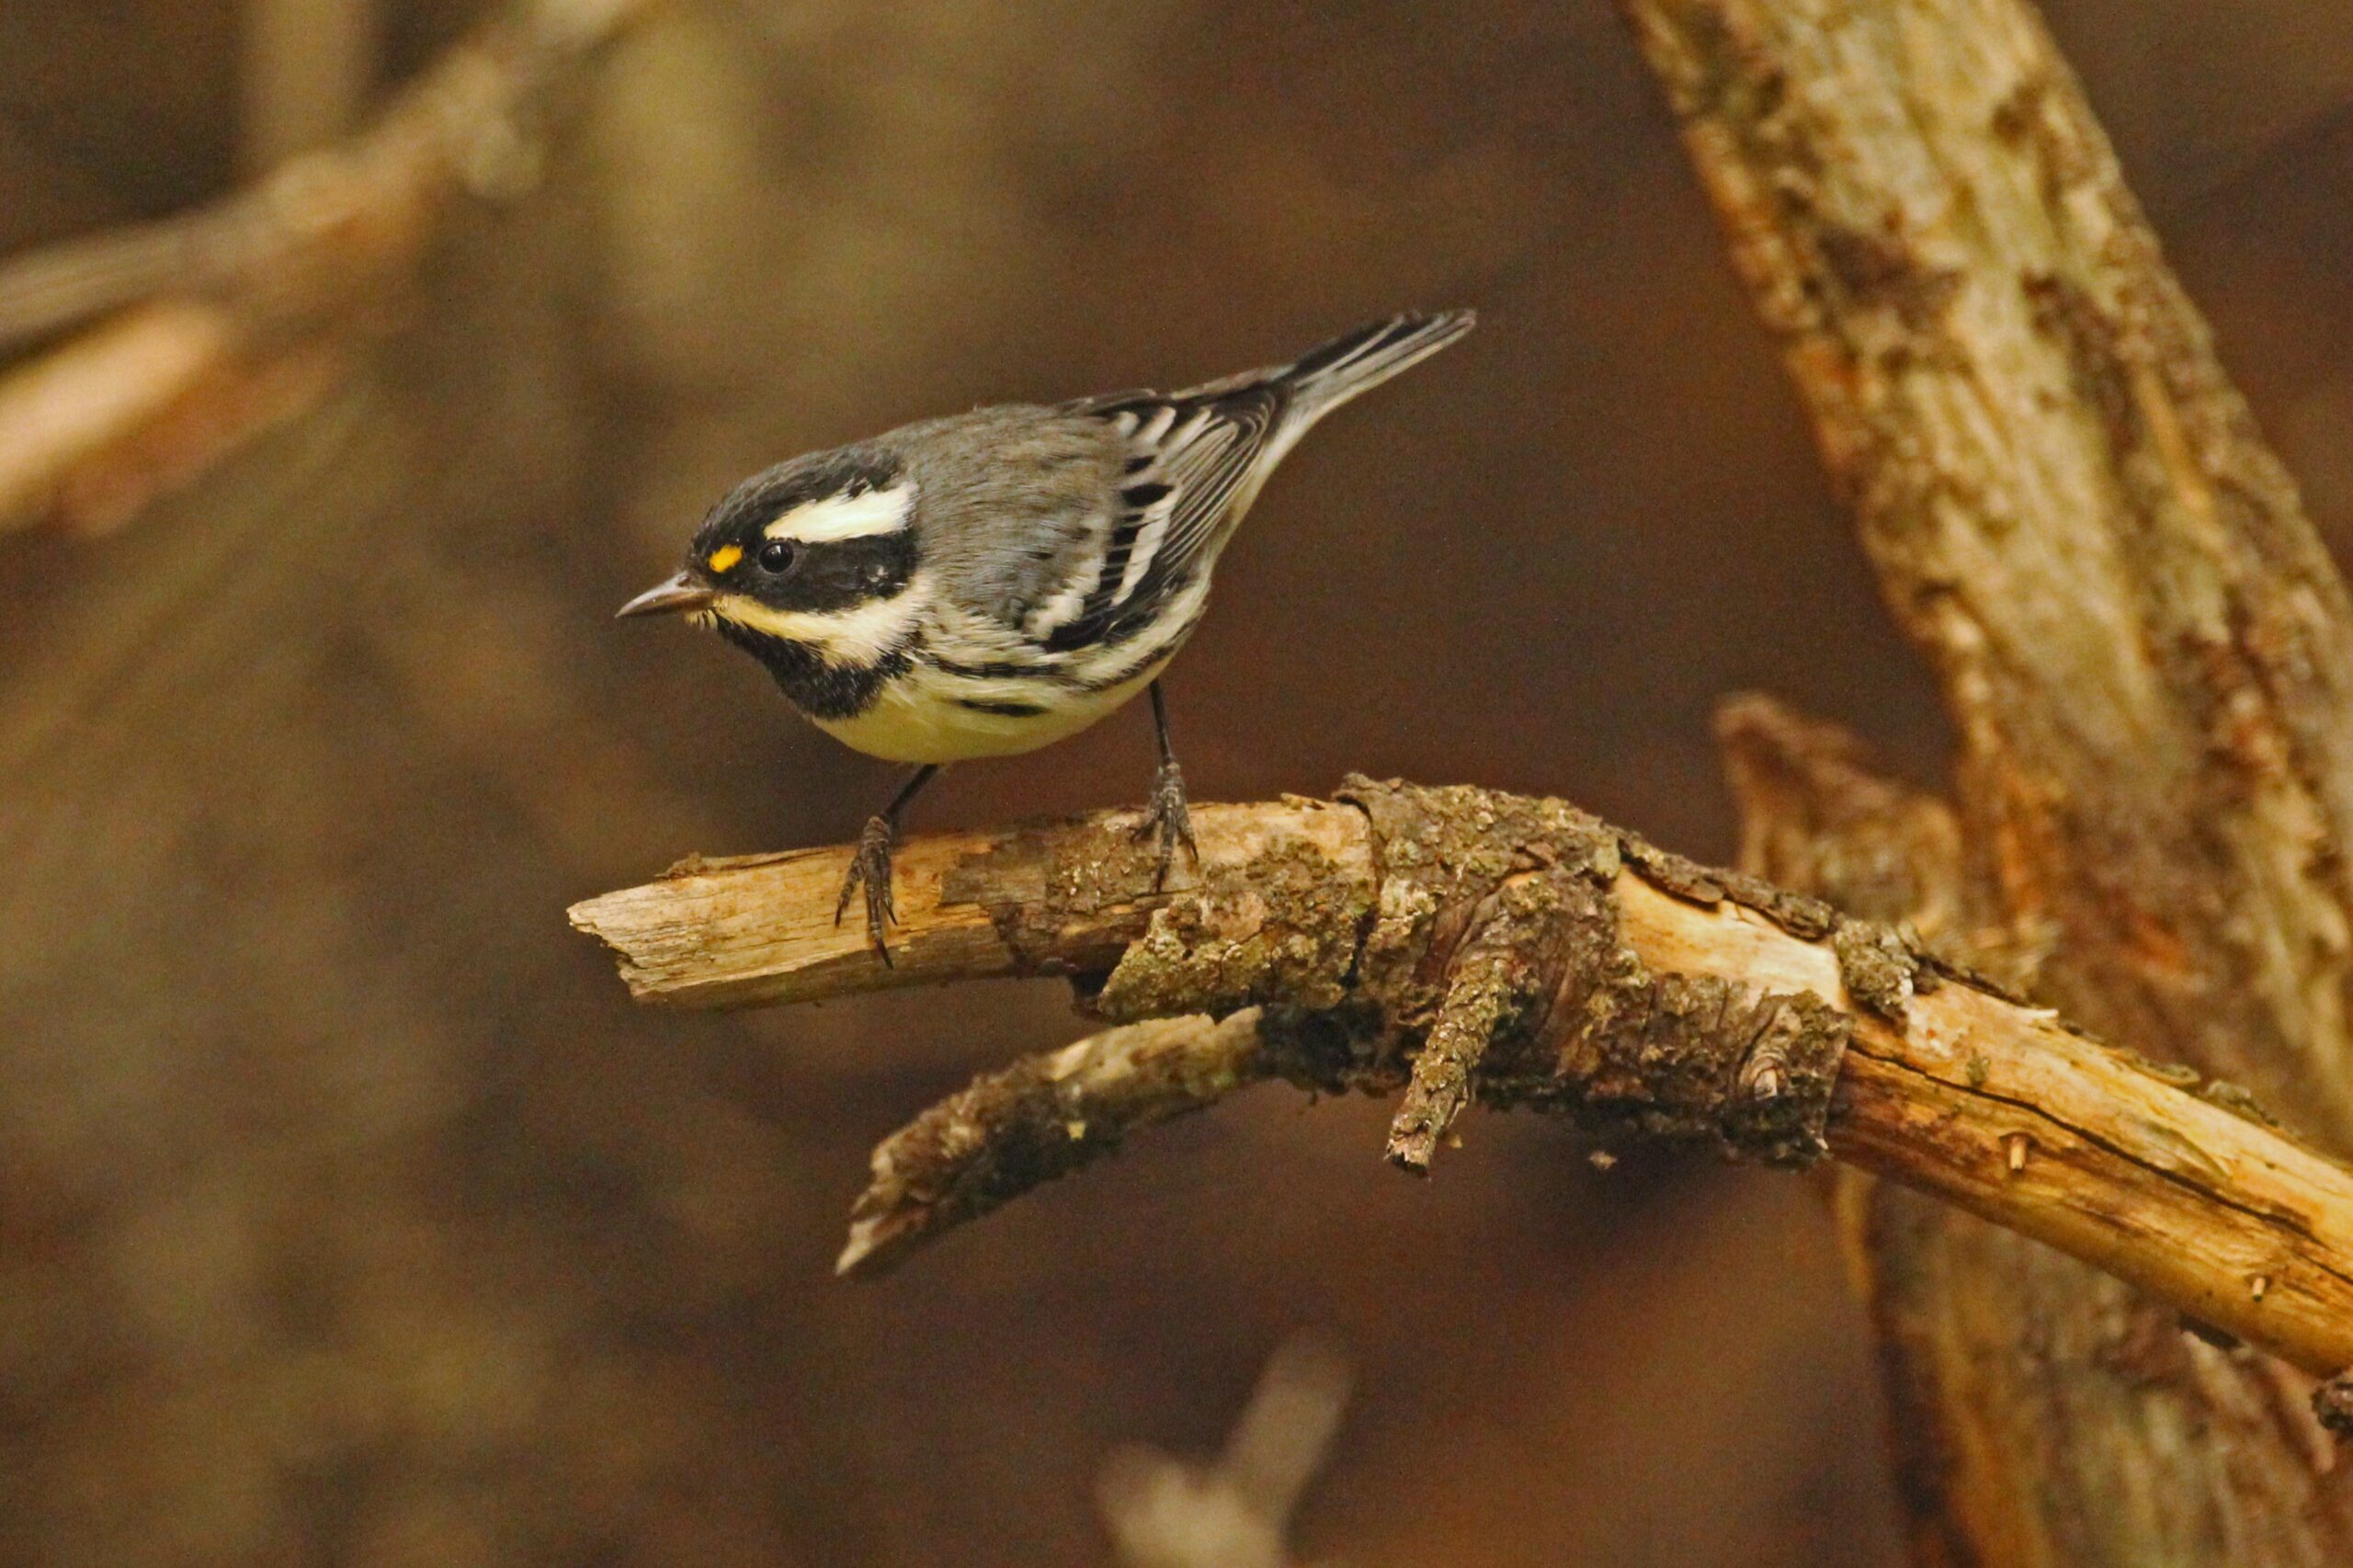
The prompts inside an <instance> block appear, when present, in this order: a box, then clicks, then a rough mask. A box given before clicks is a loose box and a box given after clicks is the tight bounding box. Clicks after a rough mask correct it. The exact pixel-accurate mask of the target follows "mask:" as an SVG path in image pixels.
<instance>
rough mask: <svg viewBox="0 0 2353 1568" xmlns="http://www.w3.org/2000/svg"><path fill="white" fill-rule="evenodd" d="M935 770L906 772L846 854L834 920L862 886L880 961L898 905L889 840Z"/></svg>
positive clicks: (886, 959) (885, 958) (931, 765)
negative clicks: (893, 891) (851, 852)
mask: <svg viewBox="0 0 2353 1568" xmlns="http://www.w3.org/2000/svg"><path fill="white" fill-rule="evenodd" d="M938 771H939V764H938V763H936V762H926V763H925V764H924V765H923V766H922V767H918V768H916V769H915V771H914V772H913V773H910V774H908V775H907V781H906V782H905V783H904V784H902V785H900V786H899V792H898V793H897V794H895V795H893V796H892V797H891V803H890V804H889V805H887V806H885V807H883V808H882V810H881V812H878V813H876V814H875V815H873V816H870V817H868V818H867V819H866V830H865V831H864V832H863V833H860V834H859V835H858V853H857V854H855V855H853V856H851V857H850V862H849V875H847V876H846V877H844V878H843V879H842V896H841V900H840V902H839V903H835V905H834V924H835V925H836V926H838V925H840V924H841V923H842V916H843V915H847V914H848V913H849V901H850V900H851V898H852V897H854V896H855V895H856V894H857V892H858V888H859V887H860V886H863V887H864V888H865V889H866V935H867V937H869V939H870V940H871V941H872V942H873V943H874V950H875V951H876V952H878V953H880V954H881V955H882V963H883V966H884V967H885V968H888V967H889V965H890V962H891V944H890V943H889V941H887V940H886V939H885V938H886V936H887V934H888V932H889V930H890V928H891V922H892V921H893V920H896V919H897V918H898V917H899V912H898V909H897V908H896V907H895V906H894V905H893V904H892V902H891V842H892V839H894V838H895V837H897V836H898V832H899V813H900V812H904V811H905V810H906V809H907V802H908V801H912V800H914V799H915V796H916V795H917V794H918V793H919V792H920V791H921V790H922V789H923V787H924V786H925V785H926V784H928V783H930V782H931V780H932V777H933V775H935V774H937V773H938Z"/></svg>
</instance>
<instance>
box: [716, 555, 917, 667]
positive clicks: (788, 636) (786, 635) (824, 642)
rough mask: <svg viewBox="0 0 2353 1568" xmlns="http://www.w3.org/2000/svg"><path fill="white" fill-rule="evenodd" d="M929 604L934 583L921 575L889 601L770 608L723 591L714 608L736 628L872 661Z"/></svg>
mask: <svg viewBox="0 0 2353 1568" xmlns="http://www.w3.org/2000/svg"><path fill="white" fill-rule="evenodd" d="M930 603H931V588H930V585H928V584H926V583H925V582H924V581H923V579H922V578H920V577H918V578H916V579H915V581H914V582H912V583H909V584H908V585H906V587H905V588H904V589H903V590H902V591H900V592H899V593H896V594H893V595H892V596H891V597H889V598H887V599H868V600H866V601H865V602H864V603H862V604H857V605H853V606H851V607H850V608H847V609H841V610H834V611H832V612H830V613H822V614H821V613H819V612H817V611H813V610H805V609H772V608H769V607H768V606H767V605H764V604H762V603H760V602H759V600H757V599H755V598H749V597H745V596H744V595H742V594H722V595H720V596H719V597H717V598H715V599H713V600H712V601H711V604H710V608H711V610H712V612H713V613H714V614H717V615H720V616H722V617H724V618H725V619H729V620H732V621H733V622H734V623H735V624H736V625H738V626H748V627H750V628H751V629H752V630H753V631H765V632H767V634H768V635H769V636H771V637H781V638H783V639H784V640H785V641H786V642H805V643H807V644H808V645H809V646H810V647H812V648H814V649H816V650H817V651H818V653H822V654H824V657H825V658H826V660H827V661H828V662H829V663H832V664H836V665H870V664H874V663H876V662H877V661H878V660H880V659H881V658H882V657H883V656H884V655H885V654H887V653H890V652H891V651H892V650H893V649H895V648H897V647H899V646H900V645H901V644H903V643H904V642H906V640H907V633H909V632H910V631H914V630H915V622H916V621H917V620H919V619H922V617H923V612H924V609H925V608H926V606H928V605H929V604H930Z"/></svg>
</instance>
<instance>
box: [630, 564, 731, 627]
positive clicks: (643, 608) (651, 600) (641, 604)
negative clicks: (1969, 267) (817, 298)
mask: <svg viewBox="0 0 2353 1568" xmlns="http://www.w3.org/2000/svg"><path fill="white" fill-rule="evenodd" d="M709 607H710V589H709V588H706V587H704V586H703V585H701V584H700V583H698V582H696V581H695V580H694V579H693V578H691V577H689V576H688V575H687V574H685V573H684V572H681V573H679V574H677V575H676V576H675V577H672V578H668V579H667V580H665V581H663V582H660V583H656V584H654V586H652V587H650V588H648V589H646V590H645V592H643V593H642V594H640V595H638V596H637V597H635V598H633V599H631V600H630V601H629V603H627V604H625V605H623V606H621V608H620V609H618V610H615V611H614V612H613V618H614V619H616V620H618V619H621V618H623V617H625V616H631V615H676V614H677V613H679V612H680V611H681V610H689V609H705V608H709Z"/></svg>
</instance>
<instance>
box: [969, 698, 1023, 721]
mask: <svg viewBox="0 0 2353 1568" xmlns="http://www.w3.org/2000/svg"><path fill="white" fill-rule="evenodd" d="M956 706H957V707H959V708H969V709H971V710H972V711H973V712H975V713H995V714H996V715H997V716H998V717H1000V718H1005V719H1035V718H1037V717H1038V716H1039V715H1040V714H1041V713H1043V712H1045V710H1044V709H1043V708H1040V706H1039V705H1038V704H1036V703H1034V702H989V701H985V700H983V699H980V698H977V697H960V698H958V699H956Z"/></svg>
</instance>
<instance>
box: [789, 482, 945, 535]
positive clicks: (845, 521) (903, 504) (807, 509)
mask: <svg viewBox="0 0 2353 1568" xmlns="http://www.w3.org/2000/svg"><path fill="white" fill-rule="evenodd" d="M914 506H915V482H914V481H913V480H903V481H901V482H900V483H897V484H894V485H892V486H891V488H889V489H888V490H869V491H867V492H865V493H864V494H858V495H829V496H827V497H826V498H825V499H824V500H822V501H812V502H810V503H808V504H807V505H806V506H795V507H794V508H793V509H792V510H791V511H790V512H787V513H785V514H784V515H783V516H782V517H779V518H777V520H776V521H774V522H772V523H770V524H769V525H768V526H767V527H766V528H762V529H761V530H760V533H761V535H762V537H764V538H767V539H785V540H794V541H795V542H797V543H801V544H827V543H830V542H832V541H834V540H845V539H870V538H872V537H873V536H874V535H876V534H889V533H896V532H898V531H899V530H900V529H901V528H905V527H906V526H907V514H908V512H909V511H910V510H911V509H912V508H913V507H914Z"/></svg>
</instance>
